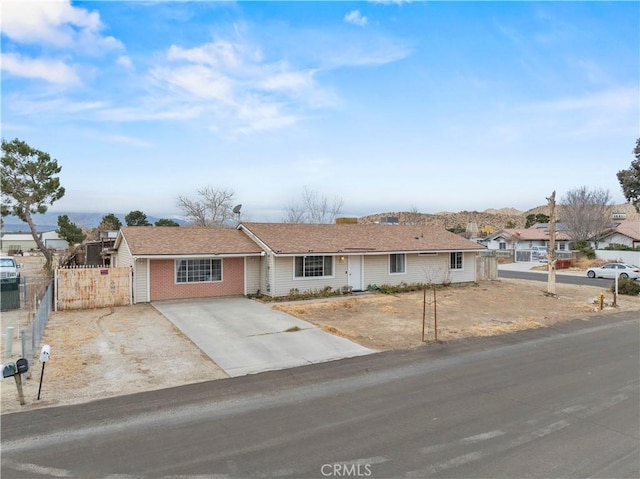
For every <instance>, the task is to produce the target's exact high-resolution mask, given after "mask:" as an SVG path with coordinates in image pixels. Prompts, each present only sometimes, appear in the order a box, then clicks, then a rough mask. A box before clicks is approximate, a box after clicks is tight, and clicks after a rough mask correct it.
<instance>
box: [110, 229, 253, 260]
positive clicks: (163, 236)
mask: <svg viewBox="0 0 640 479" xmlns="http://www.w3.org/2000/svg"><path fill="white" fill-rule="evenodd" d="M122 240H124V241H126V243H127V245H128V246H129V251H130V252H131V254H132V255H134V256H186V255H214V254H215V255H260V254H261V253H262V249H261V248H260V246H258V245H257V244H256V243H255V242H253V241H252V240H251V239H249V238H248V237H247V235H246V234H244V233H242V232H241V231H238V230H237V229H235V228H201V227H185V226H180V227H175V226H126V227H123V228H121V229H120V235H119V237H118V240H117V244H116V247H118V246H119V244H120V242H121V241H122Z"/></svg>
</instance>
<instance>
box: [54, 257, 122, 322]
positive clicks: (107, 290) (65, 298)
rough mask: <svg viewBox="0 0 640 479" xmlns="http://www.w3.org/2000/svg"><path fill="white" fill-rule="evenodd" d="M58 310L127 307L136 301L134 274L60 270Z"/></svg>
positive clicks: (119, 270)
mask: <svg viewBox="0 0 640 479" xmlns="http://www.w3.org/2000/svg"><path fill="white" fill-rule="evenodd" d="M55 292H56V293H55V310H56V311H64V310H69V309H94V308H108V307H110V306H127V305H129V304H131V297H132V271H131V268H128V267H120V268H104V267H98V268H82V267H80V268H58V269H56V274H55Z"/></svg>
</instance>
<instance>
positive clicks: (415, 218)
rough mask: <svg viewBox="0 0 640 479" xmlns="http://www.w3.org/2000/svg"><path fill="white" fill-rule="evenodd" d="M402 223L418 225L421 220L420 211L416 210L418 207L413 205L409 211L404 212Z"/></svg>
mask: <svg viewBox="0 0 640 479" xmlns="http://www.w3.org/2000/svg"><path fill="white" fill-rule="evenodd" d="M402 216H403V219H404V221H403V222H402V224H405V225H419V224H420V222H421V220H422V213H420V211H418V207H417V206H415V205H413V206H412V207H411V209H410V210H409V211H407V212H406V213H404V215H402Z"/></svg>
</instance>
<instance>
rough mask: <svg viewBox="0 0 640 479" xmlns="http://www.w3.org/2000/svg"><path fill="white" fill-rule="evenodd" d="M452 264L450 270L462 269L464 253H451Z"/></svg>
mask: <svg viewBox="0 0 640 479" xmlns="http://www.w3.org/2000/svg"><path fill="white" fill-rule="evenodd" d="M450 257H451V262H450V264H449V268H450V269H462V252H461V251H456V252H454V253H451V256H450Z"/></svg>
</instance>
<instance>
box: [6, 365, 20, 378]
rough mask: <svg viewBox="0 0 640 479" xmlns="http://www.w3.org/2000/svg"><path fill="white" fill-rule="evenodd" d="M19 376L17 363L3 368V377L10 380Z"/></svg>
mask: <svg viewBox="0 0 640 479" xmlns="http://www.w3.org/2000/svg"><path fill="white" fill-rule="evenodd" d="M16 374H17V371H16V365H15V363H7V364H5V365H4V368H2V377H3V378H10V377H11V376H15V375H16Z"/></svg>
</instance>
